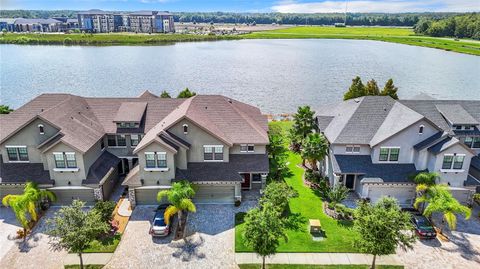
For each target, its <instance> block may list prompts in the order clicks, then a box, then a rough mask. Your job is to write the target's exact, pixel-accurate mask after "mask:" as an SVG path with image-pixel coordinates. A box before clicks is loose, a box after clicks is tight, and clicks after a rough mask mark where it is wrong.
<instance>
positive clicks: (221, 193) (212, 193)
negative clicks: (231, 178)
mask: <svg viewBox="0 0 480 269" xmlns="http://www.w3.org/2000/svg"><path fill="white" fill-rule="evenodd" d="M194 188H195V197H194V199H193V201H194V202H195V203H200V204H233V203H234V198H235V186H216V185H195V187H194Z"/></svg>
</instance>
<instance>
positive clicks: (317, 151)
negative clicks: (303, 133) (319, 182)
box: [301, 133, 328, 171]
mask: <svg viewBox="0 0 480 269" xmlns="http://www.w3.org/2000/svg"><path fill="white" fill-rule="evenodd" d="M327 154H328V142H327V139H326V138H325V136H324V135H323V134H319V133H313V134H309V135H308V137H307V139H306V140H305V142H304V143H303V146H302V151H301V155H302V158H303V159H304V160H308V162H309V163H310V165H311V166H312V169H313V170H314V171H318V167H317V161H322V160H323V159H324V158H325V156H327Z"/></svg>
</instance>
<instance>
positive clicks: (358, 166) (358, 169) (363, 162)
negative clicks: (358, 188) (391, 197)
mask: <svg viewBox="0 0 480 269" xmlns="http://www.w3.org/2000/svg"><path fill="white" fill-rule="evenodd" d="M333 156H334V159H335V162H334V163H335V164H334V165H333V169H334V172H335V173H339V174H361V175H363V177H364V178H381V179H382V180H383V182H387V183H388V182H391V183H393V182H412V180H411V179H410V177H411V176H412V175H415V174H417V173H418V172H419V171H417V169H416V168H415V165H414V164H399V163H392V164H387V163H385V164H384V163H372V159H371V157H370V155H337V154H335V155H333Z"/></svg>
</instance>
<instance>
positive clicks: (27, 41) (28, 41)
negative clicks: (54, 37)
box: [15, 36, 38, 44]
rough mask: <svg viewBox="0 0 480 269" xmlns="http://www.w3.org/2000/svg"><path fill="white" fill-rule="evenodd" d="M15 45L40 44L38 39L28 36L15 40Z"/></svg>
mask: <svg viewBox="0 0 480 269" xmlns="http://www.w3.org/2000/svg"><path fill="white" fill-rule="evenodd" d="M15 43H17V44H32V43H38V39H35V38H29V37H26V36H21V37H18V38H17V39H15Z"/></svg>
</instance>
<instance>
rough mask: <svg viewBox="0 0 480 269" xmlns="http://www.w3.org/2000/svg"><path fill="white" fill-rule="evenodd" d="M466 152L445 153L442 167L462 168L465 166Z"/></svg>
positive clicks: (449, 168) (450, 168)
mask: <svg viewBox="0 0 480 269" xmlns="http://www.w3.org/2000/svg"><path fill="white" fill-rule="evenodd" d="M464 160H465V155H464V154H445V155H443V163H442V169H445V170H461V169H462V168H463V161H464Z"/></svg>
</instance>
